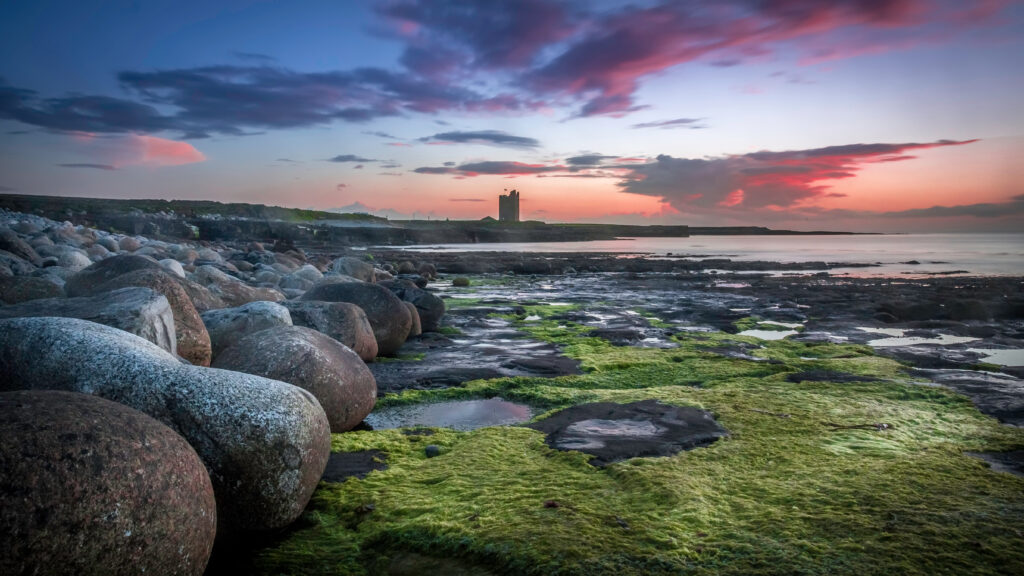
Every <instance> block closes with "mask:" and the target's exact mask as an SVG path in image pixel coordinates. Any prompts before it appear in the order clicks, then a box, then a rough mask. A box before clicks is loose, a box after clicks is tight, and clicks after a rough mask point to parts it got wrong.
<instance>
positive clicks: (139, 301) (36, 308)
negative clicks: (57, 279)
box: [0, 287, 178, 354]
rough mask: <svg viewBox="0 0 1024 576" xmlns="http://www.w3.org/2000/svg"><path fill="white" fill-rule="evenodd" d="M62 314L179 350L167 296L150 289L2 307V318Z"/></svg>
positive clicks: (114, 291)
mask: <svg viewBox="0 0 1024 576" xmlns="http://www.w3.org/2000/svg"><path fill="white" fill-rule="evenodd" d="M40 316H59V317H63V318H80V319H82V320H89V321H90V322H97V323H99V324H105V325H107V326H111V327H113V328H117V329H118V330H124V331H125V332H129V333H131V334H135V335H136V336H141V337H142V338H145V339H146V340H149V341H150V342H152V343H153V344H156V345H157V346H159V347H161V348H163V349H164V350H166V351H168V352H170V353H171V354H177V353H178V345H177V338H176V336H175V333H174V314H172V312H171V305H170V303H168V301H167V298H166V297H164V296H163V295H162V294H158V293H157V292H154V291H153V290H150V289H149V288H137V287H128V288H120V289H118V290H113V291H110V292H103V293H101V294H97V295H96V296H83V297H79V298H46V299H43V300H31V301H28V302H22V303H20V304H15V305H13V306H3V307H0V318H27V317H40Z"/></svg>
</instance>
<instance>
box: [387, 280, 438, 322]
mask: <svg viewBox="0 0 1024 576" xmlns="http://www.w3.org/2000/svg"><path fill="white" fill-rule="evenodd" d="M380 285H381V286H384V287H385V288H387V289H388V290H391V291H392V292H394V293H395V295H396V296H398V297H399V298H401V299H402V300H405V301H406V302H411V303H412V304H413V305H414V306H416V310H417V311H419V313H420V323H421V324H422V326H423V331H424V332H437V329H438V328H439V327H440V326H441V318H442V317H444V313H445V305H444V300H442V299H440V298H438V297H437V296H434V295H433V294H431V293H430V292H427V291H426V290H424V289H422V288H420V287H418V286H416V284H414V283H412V282H411V281H409V280H388V281H385V282H381V283H380Z"/></svg>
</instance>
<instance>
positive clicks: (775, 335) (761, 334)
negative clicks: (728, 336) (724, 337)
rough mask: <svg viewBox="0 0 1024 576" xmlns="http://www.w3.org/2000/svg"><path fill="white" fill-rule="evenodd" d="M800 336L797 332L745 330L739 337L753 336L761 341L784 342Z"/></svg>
mask: <svg viewBox="0 0 1024 576" xmlns="http://www.w3.org/2000/svg"><path fill="white" fill-rule="evenodd" d="M794 334H799V332H797V331H796V330H744V331H743V332H740V333H739V334H737V336H753V337H754V338H760V339H761V340H782V339H783V338H785V337H786V336H792V335H794Z"/></svg>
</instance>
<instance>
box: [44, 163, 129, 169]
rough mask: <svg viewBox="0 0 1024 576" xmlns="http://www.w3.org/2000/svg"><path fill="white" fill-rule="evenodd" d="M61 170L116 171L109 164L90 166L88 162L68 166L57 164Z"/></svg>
mask: <svg viewBox="0 0 1024 576" xmlns="http://www.w3.org/2000/svg"><path fill="white" fill-rule="evenodd" d="M57 166H60V167H61V168H92V169H95V170H117V168H115V167H114V166H111V165H110V164H91V163H88V162H72V163H70V164H57Z"/></svg>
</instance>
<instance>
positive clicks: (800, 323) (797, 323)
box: [758, 320, 803, 328]
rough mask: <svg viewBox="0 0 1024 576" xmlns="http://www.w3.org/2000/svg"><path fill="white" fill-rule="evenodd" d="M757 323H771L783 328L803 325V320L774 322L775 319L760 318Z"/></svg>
mask: <svg viewBox="0 0 1024 576" xmlns="http://www.w3.org/2000/svg"><path fill="white" fill-rule="evenodd" d="M758 324H771V325H772V326H782V327H785V328H799V327H800V326H803V322H776V321H775V320H761V321H760V322H758Z"/></svg>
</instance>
